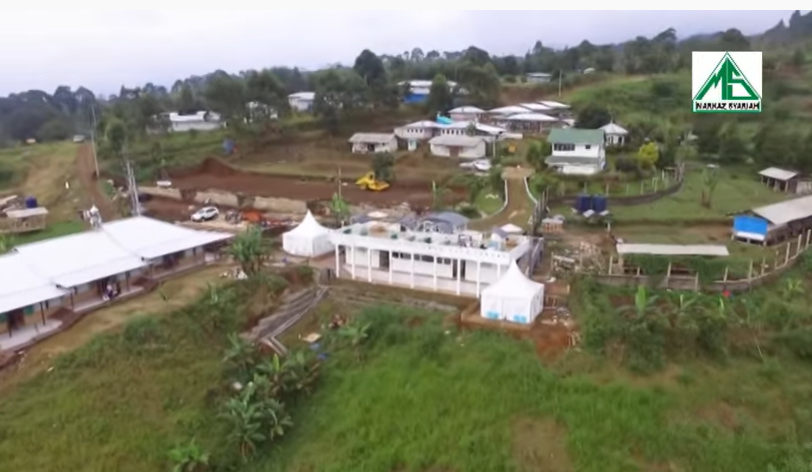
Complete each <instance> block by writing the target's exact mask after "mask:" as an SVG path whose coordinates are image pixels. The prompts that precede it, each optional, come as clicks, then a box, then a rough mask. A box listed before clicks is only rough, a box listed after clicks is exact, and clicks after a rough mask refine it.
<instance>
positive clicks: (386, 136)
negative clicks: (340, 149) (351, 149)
mask: <svg viewBox="0 0 812 472" xmlns="http://www.w3.org/2000/svg"><path fill="white" fill-rule="evenodd" d="M393 139H395V135H394V134H393V133H355V134H354V135H352V137H351V138H350V142H351V143H375V144H387V143H389V142H391V141H392V140H393Z"/></svg>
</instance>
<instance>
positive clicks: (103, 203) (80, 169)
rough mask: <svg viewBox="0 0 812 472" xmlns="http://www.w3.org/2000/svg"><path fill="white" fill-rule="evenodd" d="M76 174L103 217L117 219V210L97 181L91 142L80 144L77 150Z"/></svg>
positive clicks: (108, 219) (89, 198)
mask: <svg viewBox="0 0 812 472" xmlns="http://www.w3.org/2000/svg"><path fill="white" fill-rule="evenodd" d="M76 175H77V177H78V178H79V183H80V184H81V186H82V190H83V191H84V193H85V194H86V195H87V198H88V200H90V202H91V203H92V204H93V205H96V208H98V209H99V212H100V213H101V216H102V219H103V220H104V221H110V220H113V219H115V217H116V211H115V209H114V207H113V204H112V202H110V199H109V198H107V196H105V195H104V194H103V193H102V191H101V188H99V185H98V182H97V181H96V165H95V163H94V161H93V147H92V145H91V144H90V143H85V144H82V145H81V146H79V148H78V149H77V150H76Z"/></svg>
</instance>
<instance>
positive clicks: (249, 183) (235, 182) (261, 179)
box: [170, 159, 466, 207]
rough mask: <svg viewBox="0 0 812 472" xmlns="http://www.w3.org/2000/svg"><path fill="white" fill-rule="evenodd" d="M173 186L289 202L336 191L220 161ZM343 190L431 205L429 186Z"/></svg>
mask: <svg viewBox="0 0 812 472" xmlns="http://www.w3.org/2000/svg"><path fill="white" fill-rule="evenodd" d="M170 178H171V179H172V184H173V186H175V187H177V188H179V189H181V190H207V189H217V190H224V191H227V192H235V193H241V194H245V195H255V196H263V197H277V198H280V197H281V198H289V199H292V200H303V201H314V200H329V199H330V198H332V196H333V194H334V193H335V191H336V184H335V183H334V182H330V181H328V180H327V179H324V180H312V179H311V180H307V179H301V178H296V177H290V176H279V175H272V174H262V173H258V172H246V171H241V170H237V169H234V168H233V167H230V166H228V165H227V164H225V163H223V162H221V161H218V160H217V159H207V160H206V161H204V162H203V164H201V165H200V166H198V167H197V168H193V169H188V170H183V171H176V172H172V173H171V174H170ZM348 183H349V185H346V186H343V187H342V195H343V196H344V198H345V199H346V200H347V201H348V202H350V203H354V204H359V203H370V204H375V205H382V206H386V205H398V204H400V203H403V202H408V203H409V205H411V206H413V207H426V206H429V205H431V203H432V191H431V183H430V182H422V181H409V180H403V181H401V180H398V181H397V182H395V183H393V184H392V187H391V188H389V189H388V190H385V191H383V192H369V191H365V190H361V189H359V188H358V187H356V186H355V185H354V182H352V181H350V182H348ZM465 199H466V193H465V190H464V189H453V190H452V191H451V192H449V193H448V194H447V196H446V200H447V202H448V203H456V202H459V201H462V200H465Z"/></svg>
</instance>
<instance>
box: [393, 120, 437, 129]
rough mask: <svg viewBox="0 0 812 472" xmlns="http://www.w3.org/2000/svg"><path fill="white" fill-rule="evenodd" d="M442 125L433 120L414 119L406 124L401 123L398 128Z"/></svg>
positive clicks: (429, 127) (426, 127) (430, 127)
mask: <svg viewBox="0 0 812 472" xmlns="http://www.w3.org/2000/svg"><path fill="white" fill-rule="evenodd" d="M441 127H442V125H441V124H439V123H435V122H434V121H429V120H423V121H415V122H414V123H409V124H408V125H403V126H401V127H400V128H424V129H435V128H441Z"/></svg>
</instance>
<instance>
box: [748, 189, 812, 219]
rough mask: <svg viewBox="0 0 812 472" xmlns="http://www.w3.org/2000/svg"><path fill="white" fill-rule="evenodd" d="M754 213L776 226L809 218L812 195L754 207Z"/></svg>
mask: <svg viewBox="0 0 812 472" xmlns="http://www.w3.org/2000/svg"><path fill="white" fill-rule="evenodd" d="M753 213H755V214H756V215H758V216H760V217H762V218H764V219H766V220H767V221H769V222H770V223H772V224H774V225H775V226H781V225H784V224H787V223H789V222H790V221H795V220H802V219H804V218H809V217H810V216H812V195H810V196H807V197H801V198H795V199H792V200H787V201H785V202H781V203H774V204H772V205H767V206H763V207H758V208H754V209H753Z"/></svg>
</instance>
